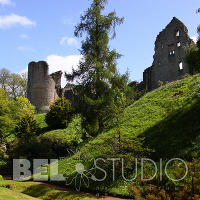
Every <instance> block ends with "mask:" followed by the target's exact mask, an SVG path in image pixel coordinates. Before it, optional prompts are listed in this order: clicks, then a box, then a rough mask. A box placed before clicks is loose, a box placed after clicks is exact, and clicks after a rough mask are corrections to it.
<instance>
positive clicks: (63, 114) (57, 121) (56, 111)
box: [45, 96, 72, 129]
mask: <svg viewBox="0 0 200 200" xmlns="http://www.w3.org/2000/svg"><path fill="white" fill-rule="evenodd" d="M71 119H72V107H71V103H70V101H69V100H68V99H66V98H65V97H64V96H62V97H60V98H58V99H56V101H55V102H54V103H53V104H52V105H51V106H50V111H49V112H48V113H47V115H46V118H45V121H46V123H47V124H48V126H49V127H50V128H51V129H62V128H66V127H67V125H68V124H69V123H70V122H71Z"/></svg>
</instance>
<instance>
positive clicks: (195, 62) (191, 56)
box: [185, 44, 200, 74]
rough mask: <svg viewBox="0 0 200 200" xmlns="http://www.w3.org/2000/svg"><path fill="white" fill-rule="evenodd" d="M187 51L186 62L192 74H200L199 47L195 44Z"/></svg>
mask: <svg viewBox="0 0 200 200" xmlns="http://www.w3.org/2000/svg"><path fill="white" fill-rule="evenodd" d="M185 50H186V56H185V60H186V62H187V63H188V66H189V72H190V74H194V73H195V72H200V49H199V46H198V45H196V44H193V45H191V46H187V47H186V48H185Z"/></svg>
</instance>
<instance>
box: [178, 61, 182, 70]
mask: <svg viewBox="0 0 200 200" xmlns="http://www.w3.org/2000/svg"><path fill="white" fill-rule="evenodd" d="M179 70H183V63H182V62H179Z"/></svg>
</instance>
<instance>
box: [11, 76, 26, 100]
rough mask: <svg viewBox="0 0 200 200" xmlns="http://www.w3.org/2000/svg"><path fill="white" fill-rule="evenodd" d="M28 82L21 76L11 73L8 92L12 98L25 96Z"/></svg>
mask: <svg viewBox="0 0 200 200" xmlns="http://www.w3.org/2000/svg"><path fill="white" fill-rule="evenodd" d="M25 91H26V82H25V80H24V79H23V78H22V76H21V75H20V74H15V73H11V74H10V76H9V81H8V92H9V94H10V96H11V97H13V98H14V99H16V98H17V97H19V96H25Z"/></svg>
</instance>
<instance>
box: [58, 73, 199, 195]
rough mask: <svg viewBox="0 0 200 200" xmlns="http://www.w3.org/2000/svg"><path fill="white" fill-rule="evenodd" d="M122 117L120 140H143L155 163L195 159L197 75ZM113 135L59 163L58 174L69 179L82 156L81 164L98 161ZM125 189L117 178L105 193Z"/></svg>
mask: <svg viewBox="0 0 200 200" xmlns="http://www.w3.org/2000/svg"><path fill="white" fill-rule="evenodd" d="M124 113H125V117H124V118H123V121H122V123H121V136H122V138H123V137H124V138H129V139H134V138H136V137H144V138H145V140H144V142H145V145H146V146H148V147H149V148H151V149H153V150H154V152H153V153H152V154H151V158H153V159H155V160H158V159H159V158H163V159H169V158H174V157H181V158H184V159H191V158H193V157H199V155H200V148H199V146H200V120H199V119H200V75H199V74H198V75H195V76H192V77H188V78H185V79H182V80H178V81H175V82H172V83H169V84H167V85H165V86H162V87H160V88H159V89H156V90H154V91H152V92H150V93H148V94H146V95H145V96H144V97H142V98H141V99H140V100H138V101H136V102H135V103H134V104H132V105H131V106H129V107H128V108H127V109H126V110H125V112H124ZM116 133H117V129H116V128H112V129H110V130H108V131H105V132H103V133H101V134H99V135H98V136H97V137H96V138H94V139H92V140H90V141H89V142H88V143H87V144H86V145H85V146H83V147H82V148H81V149H80V152H79V153H77V154H76V155H74V156H72V157H71V158H66V159H65V160H62V161H60V165H59V167H60V169H61V170H60V171H61V172H63V170H62V169H65V168H67V169H68V171H67V172H66V175H67V176H70V175H73V173H72V172H73V171H74V166H75V164H76V163H77V161H76V160H74V158H75V157H77V156H78V155H83V160H84V157H85V158H101V157H102V155H103V154H102V153H103V151H106V149H108V147H109V146H110V145H109V143H108V141H109V140H110V139H111V138H112V137H113V136H114V135H115V134H116ZM99 147H101V148H99ZM102 150H103V151H102ZM110 156H111V157H115V156H116V155H110ZM67 163H73V164H70V165H68V164H67ZM110 173H112V171H111V172H110ZM128 185H129V183H124V182H123V181H121V180H120V177H117V181H115V182H114V183H110V184H109V189H108V192H110V193H117V194H126V195H128V193H129V190H128ZM101 186H102V188H103V187H104V186H105V185H104V184H103V183H102V184H101ZM101 186H100V187H101ZM95 187H96V185H95V184H93V182H92V183H91V184H90V189H91V190H95ZM102 190H103V189H102Z"/></svg>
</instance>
